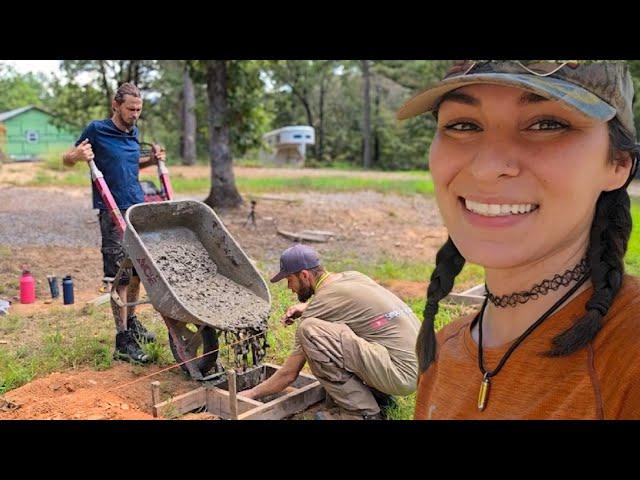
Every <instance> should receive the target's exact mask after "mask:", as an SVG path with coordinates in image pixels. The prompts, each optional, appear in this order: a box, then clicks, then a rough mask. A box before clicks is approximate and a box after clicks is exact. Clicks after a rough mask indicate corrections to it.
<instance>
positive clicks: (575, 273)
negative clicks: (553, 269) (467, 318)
mask: <svg viewBox="0 0 640 480" xmlns="http://www.w3.org/2000/svg"><path fill="white" fill-rule="evenodd" d="M588 271H589V263H588V261H587V257H584V258H583V259H582V260H581V261H580V263H578V264H577V265H576V266H575V267H573V269H571V270H567V271H565V272H564V273H563V274H562V275H560V274H558V273H556V274H555V275H554V276H553V278H552V279H551V280H543V281H542V282H540V283H538V284H537V285H534V287H533V288H532V289H531V290H529V291H528V292H515V293H512V294H510V295H501V296H500V297H496V296H495V295H494V294H493V293H491V292H490V291H489V288H488V287H487V285H486V284H485V286H484V288H485V289H486V290H487V298H488V299H489V300H490V301H491V303H493V304H494V305H495V306H496V307H500V308H505V307H515V306H517V305H518V304H521V303H527V302H528V301H529V300H537V299H538V298H540V296H541V295H546V294H547V293H549V291H550V290H554V291H555V290H558V289H559V288H560V287H561V286H563V287H566V286H567V285H569V284H570V283H572V282H577V281H578V280H580V279H581V278H582V277H583V276H584V275H585V274H586V273H587V272H588Z"/></svg>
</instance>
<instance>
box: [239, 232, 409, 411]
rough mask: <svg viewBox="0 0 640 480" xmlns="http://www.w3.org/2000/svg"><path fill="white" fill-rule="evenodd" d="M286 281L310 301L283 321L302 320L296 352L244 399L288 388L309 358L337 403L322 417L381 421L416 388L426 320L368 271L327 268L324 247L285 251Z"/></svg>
mask: <svg viewBox="0 0 640 480" xmlns="http://www.w3.org/2000/svg"><path fill="white" fill-rule="evenodd" d="M284 278H286V279H287V282H288V287H289V289H291V290H292V291H293V292H294V293H295V294H297V295H298V299H299V300H300V302H302V303H299V304H297V305H294V306H291V307H289V308H288V309H287V311H286V313H285V316H284V317H283V319H282V321H283V323H284V324H285V325H290V324H292V323H294V319H295V318H298V317H300V321H299V325H298V328H297V330H296V336H295V344H294V347H293V351H292V353H291V354H290V355H289V357H288V358H287V360H286V361H285V363H284V365H283V366H282V368H281V369H280V370H278V371H277V372H276V373H275V374H274V375H273V376H271V377H270V378H268V379H267V380H266V381H264V382H263V383H261V384H259V385H257V386H255V387H254V388H252V389H250V390H247V391H245V392H242V393H241V395H242V396H244V397H248V398H254V399H259V398H260V397H263V396H266V395H270V394H274V393H278V392H281V391H282V390H284V389H285V388H287V387H288V386H289V385H290V384H291V383H293V382H294V381H295V380H296V378H297V377H298V374H299V373H300V370H302V367H304V365H305V362H309V367H310V368H311V371H312V372H313V374H314V375H315V376H316V378H317V379H318V380H319V381H320V383H321V384H322V385H323V387H324V388H325V390H326V392H327V395H328V397H329V398H328V399H327V400H328V403H329V405H331V404H333V405H334V407H332V408H330V409H327V410H326V411H323V412H319V413H318V414H317V415H316V418H317V419H336V420H337V419H349V420H352V419H353V420H358V419H380V418H382V414H381V407H383V408H385V407H386V406H388V405H390V404H393V402H394V400H393V396H394V395H408V394H410V393H412V392H413V391H415V389H416V380H417V374H418V371H417V359H416V356H415V353H414V348H415V344H416V339H417V336H418V330H419V327H420V324H419V322H418V319H417V318H416V316H415V315H414V314H413V312H412V311H411V309H410V308H409V307H408V306H407V305H406V304H405V303H404V302H403V301H402V300H400V299H399V298H398V297H396V296H395V295H394V294H393V293H391V292H390V291H388V290H386V289H385V288H383V287H381V286H380V285H378V284H377V283H375V282H374V281H373V280H372V279H371V278H369V277H367V276H366V275H364V274H362V273H360V272H355V271H347V272H341V273H331V272H328V271H326V270H325V268H324V267H323V266H322V265H321V264H320V258H319V256H318V254H317V253H316V251H315V250H314V249H313V248H311V247H309V246H307V245H302V244H296V245H294V246H293V247H290V248H288V249H287V250H285V251H284V253H283V254H282V256H281V257H280V272H279V273H278V274H276V275H275V276H274V277H273V278H272V279H271V282H278V281H280V280H282V279H284Z"/></svg>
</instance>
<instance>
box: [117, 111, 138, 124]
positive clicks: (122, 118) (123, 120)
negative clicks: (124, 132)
mask: <svg viewBox="0 0 640 480" xmlns="http://www.w3.org/2000/svg"><path fill="white" fill-rule="evenodd" d="M118 116H119V117H120V121H121V122H122V124H123V125H124V126H126V127H128V128H133V127H135V126H136V121H135V120H133V121H131V122H127V121H126V120H125V119H124V117H123V116H122V114H121V113H120V112H118Z"/></svg>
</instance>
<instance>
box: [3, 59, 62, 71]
mask: <svg viewBox="0 0 640 480" xmlns="http://www.w3.org/2000/svg"><path fill="white" fill-rule="evenodd" d="M60 62H61V60H0V63H6V64H8V65H11V66H13V67H14V68H15V69H16V70H17V71H18V72H19V73H29V72H33V73H36V72H42V73H46V74H51V73H54V72H55V73H58V72H59V70H60Z"/></svg>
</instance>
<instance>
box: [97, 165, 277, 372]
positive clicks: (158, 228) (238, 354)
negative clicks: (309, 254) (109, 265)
mask: <svg viewBox="0 0 640 480" xmlns="http://www.w3.org/2000/svg"><path fill="white" fill-rule="evenodd" d="M89 167H90V170H91V176H92V179H93V181H94V183H95V184H96V187H97V188H98V191H99V192H100V195H101V196H102V198H103V201H104V202H105V205H107V206H108V208H109V210H110V213H111V215H112V218H113V219H114V222H115V224H116V225H117V227H118V229H119V230H120V231H121V232H122V233H123V242H122V244H123V248H124V250H125V254H126V258H125V260H124V261H123V262H122V265H121V266H120V269H119V271H118V273H117V275H116V277H115V279H114V282H113V285H112V288H111V298H112V299H113V300H114V301H115V303H116V304H117V305H118V306H119V307H123V306H133V305H138V304H142V303H151V304H152V306H153V308H154V309H155V310H156V311H158V312H159V313H160V315H161V316H162V318H163V320H164V322H165V324H166V325H167V329H168V332H169V344H170V347H171V351H172V353H173V356H174V358H175V359H176V361H178V362H179V363H183V365H182V368H183V369H184V370H185V371H186V372H187V373H188V374H189V375H190V376H191V378H193V379H195V380H211V379H212V377H215V376H217V375H222V374H223V373H224V372H223V370H222V367H221V366H220V364H219V362H218V349H219V334H220V332H224V333H225V339H227V340H228V335H231V337H232V339H233V338H234V337H235V338H236V339H237V340H238V341H237V342H233V351H234V354H235V362H236V365H238V364H239V363H241V362H242V367H243V370H246V369H247V367H248V360H249V353H251V361H252V363H253V365H254V366H257V365H258V364H260V362H261V360H262V358H263V357H264V355H265V351H266V348H267V346H268V345H267V343H266V326H267V317H268V314H269V309H270V307H271V295H270V292H269V289H268V288H267V284H266V282H265V281H264V279H263V278H262V276H261V275H260V273H259V272H258V270H257V269H256V268H255V266H254V265H253V264H252V263H251V261H250V260H249V258H248V257H247V255H246V254H245V252H244V251H243V250H242V248H241V247H240V245H239V244H238V243H237V242H236V240H235V239H234V238H233V237H232V235H231V234H230V233H229V231H228V230H227V229H226V227H225V226H224V225H223V223H222V221H221V220H220V218H219V217H218V216H217V215H216V213H215V212H214V211H213V209H211V208H210V207H209V206H208V205H206V204H204V203H202V202H198V201H195V200H181V201H176V200H167V201H162V202H154V203H141V204H137V205H134V206H132V207H130V208H129V209H128V210H127V212H126V215H125V217H126V218H124V219H123V217H122V215H121V213H120V210H119V209H118V207H117V205H116V203H115V201H114V199H113V197H112V195H111V193H110V191H109V188H108V186H107V185H106V182H105V181H104V178H103V177H102V174H101V172H100V171H99V170H98V168H97V167H96V165H95V163H94V162H93V161H91V162H89ZM185 235H186V236H188V237H190V240H191V241H192V242H195V243H196V244H198V245H199V246H201V247H202V248H204V250H206V253H207V255H208V257H209V258H210V259H211V260H212V261H213V263H214V264H215V265H216V268H217V272H216V275H220V276H222V277H224V278H225V279H228V280H230V281H232V282H233V283H235V284H236V285H239V286H240V287H241V288H244V289H246V290H248V291H249V292H251V294H253V295H255V296H256V297H257V298H258V299H260V300H261V306H262V307H263V308H264V311H262V310H261V311H260V312H257V313H259V315H258V317H261V321H254V322H253V323H249V324H247V325H246V326H245V327H244V328H238V327H237V326H238V322H237V320H238V319H234V318H230V312H228V311H225V310H220V311H208V312H207V313H206V315H203V314H202V309H198V308H196V307H197V305H194V303H193V302H189V301H185V298H184V296H181V295H180V294H179V293H178V291H177V290H178V289H177V285H172V284H171V283H170V281H169V279H168V276H167V275H166V271H163V270H162V268H160V267H159V265H158V263H157V260H158V259H157V258H155V257H156V256H154V255H153V254H152V253H151V251H152V250H153V249H152V248H151V247H152V246H153V245H154V242H158V241H161V240H164V241H166V240H167V239H171V238H172V237H175V238H184V237H185ZM132 266H134V267H135V269H136V271H137V273H138V275H139V277H140V280H141V281H142V284H143V285H144V287H145V290H146V292H147V295H148V300H147V301H140V302H131V303H124V302H122V299H121V298H120V296H119V295H118V293H117V287H118V286H119V283H120V278H121V277H122V274H123V272H124V271H125V269H127V268H131V267H132ZM254 313H255V312H254ZM227 344H228V345H227V347H228V348H230V347H231V345H229V342H227ZM200 347H202V353H199V350H200ZM205 354H206V355H205ZM214 367H215V373H214V374H213V375H207V374H208V373H209V371H210V370H211V369H212V368H214Z"/></svg>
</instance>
